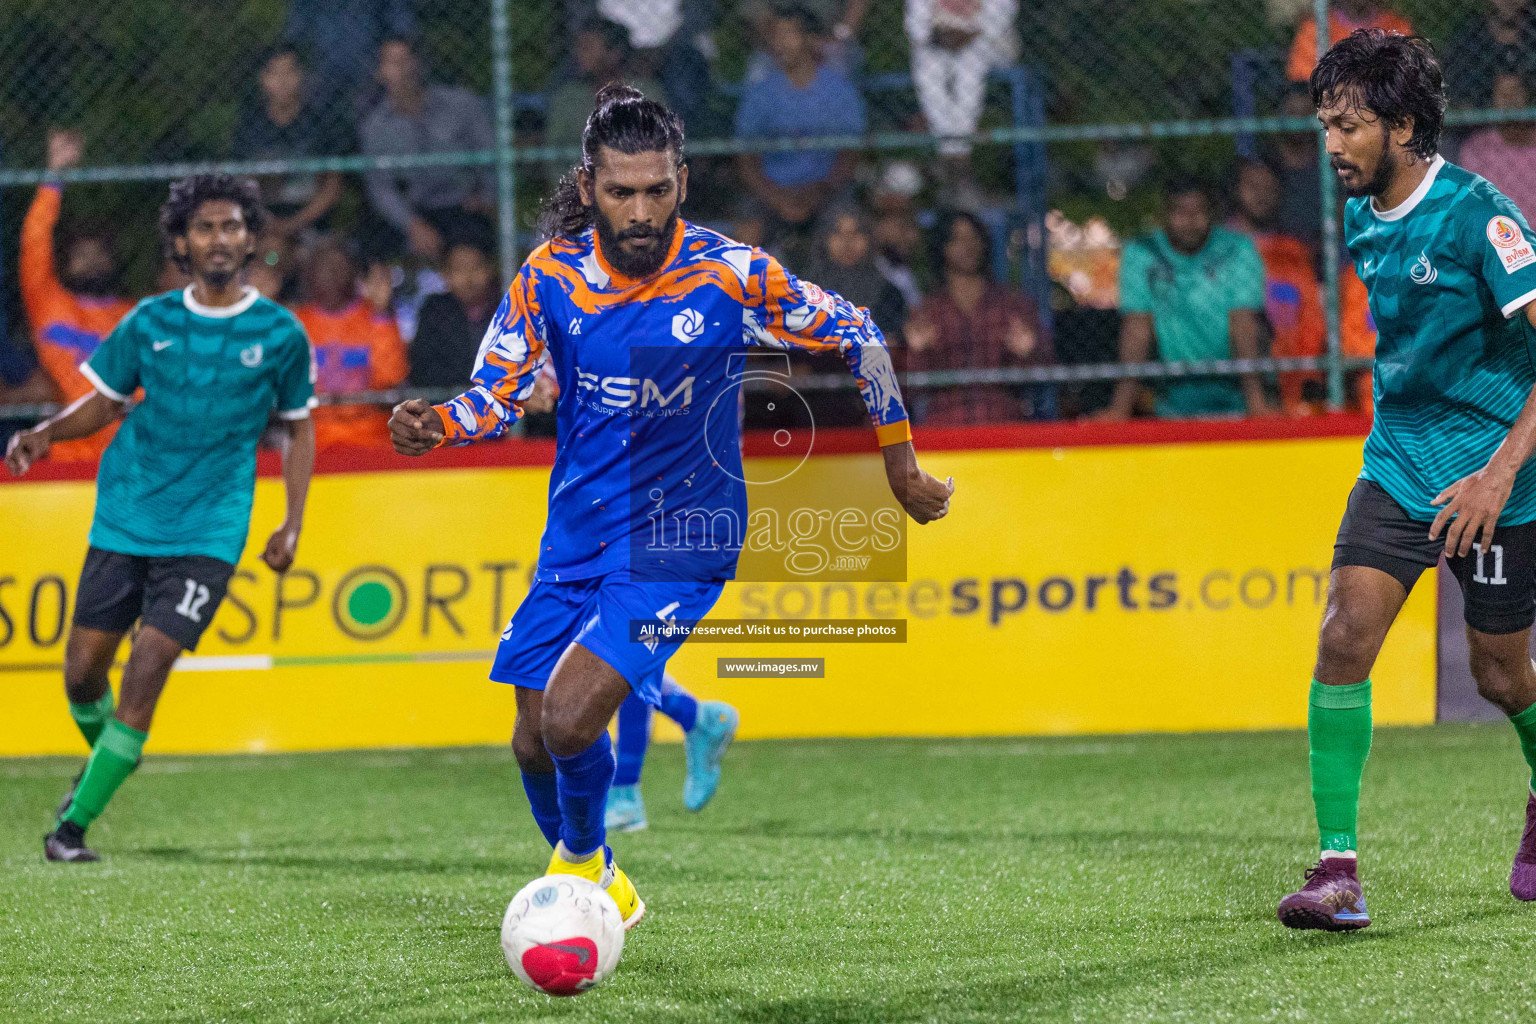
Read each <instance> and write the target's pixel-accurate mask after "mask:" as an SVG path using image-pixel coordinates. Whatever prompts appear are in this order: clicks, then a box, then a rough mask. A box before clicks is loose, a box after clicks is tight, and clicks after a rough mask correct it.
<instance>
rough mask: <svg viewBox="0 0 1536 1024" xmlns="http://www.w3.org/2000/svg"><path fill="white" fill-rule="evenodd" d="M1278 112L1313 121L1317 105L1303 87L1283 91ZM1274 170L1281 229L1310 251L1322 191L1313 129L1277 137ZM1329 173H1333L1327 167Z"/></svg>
mask: <svg viewBox="0 0 1536 1024" xmlns="http://www.w3.org/2000/svg"><path fill="white" fill-rule="evenodd" d="M1280 112H1281V113H1282V114H1284V115H1285V116H1286V117H1304V118H1306V119H1307V120H1308V121H1314V122H1315V119H1316V117H1317V109H1316V108H1315V107H1313V106H1312V97H1311V96H1310V95H1309V94H1308V93H1307V90H1306V89H1304V88H1294V89H1291V90H1290V91H1288V92H1287V93H1286V94H1285V99H1284V100H1283V101H1282V102H1281V108H1280ZM1274 165H1275V173H1276V174H1278V175H1279V176H1280V208H1279V210H1278V211H1276V214H1275V223H1276V226H1277V227H1278V228H1279V229H1280V231H1281V233H1283V234H1287V235H1290V236H1291V237H1292V238H1299V239H1301V241H1302V242H1303V243H1305V244H1306V246H1307V248H1308V249H1310V250H1312V251H1313V252H1316V251H1317V248H1318V246H1319V245H1320V244H1321V243H1322V236H1323V226H1322V224H1323V193H1322V183H1321V180H1320V179H1319V177H1318V173H1317V132H1316V131H1305V132H1287V133H1286V134H1284V135H1280V136H1278V137H1277V141H1276V144H1275V159H1274ZM1329 173H1330V174H1331V173H1333V172H1332V171H1329Z"/></svg>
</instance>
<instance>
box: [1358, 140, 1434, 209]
mask: <svg viewBox="0 0 1536 1024" xmlns="http://www.w3.org/2000/svg"><path fill="white" fill-rule="evenodd" d="M1444 166H1445V157H1443V156H1441V155H1440V154H1439V153H1436V154H1435V158H1434V159H1433V160H1431V161H1430V162H1429V170H1428V171H1425V172H1424V180H1423V181H1421V182H1419V187H1418V188H1416V189H1414V190H1413V193H1412V194H1411V195H1409V196H1408V198H1407V199H1404V200H1403V201H1402V202H1400V203H1398V204H1397V205H1396V206H1394V207H1392V209H1390V210H1378V209H1376V197H1375V196H1372V197H1371V212H1372V213H1374V214H1375V215H1376V219H1377V220H1402V219H1403V218H1404V217H1406V216H1408V215H1409V214H1410V213H1412V212H1413V208H1414V207H1415V206H1418V205H1419V202H1420V201H1421V200H1422V199H1423V198H1424V197H1425V196H1426V195H1428V194H1429V187H1430V186H1431V185H1433V184H1434V183H1435V175H1437V174H1439V173H1440V168H1442V167H1444Z"/></svg>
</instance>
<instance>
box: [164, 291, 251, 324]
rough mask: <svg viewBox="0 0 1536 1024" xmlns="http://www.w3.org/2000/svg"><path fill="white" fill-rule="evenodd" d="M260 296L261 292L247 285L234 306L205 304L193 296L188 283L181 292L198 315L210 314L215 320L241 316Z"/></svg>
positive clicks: (182, 296)
mask: <svg viewBox="0 0 1536 1024" xmlns="http://www.w3.org/2000/svg"><path fill="white" fill-rule="evenodd" d="M259 298H261V292H259V291H257V290H256V289H255V288H252V287H251V286H250V285H246V286H245V291H244V293H243V294H242V295H241V296H240V301H239V302H237V303H235V304H234V305H233V306H205V305H203V304H202V303H201V302H198V301H197V300H196V299H194V298H193V297H192V286H191V285H187V286H186V288H184V289H182V292H181V301H182V302H183V303H185V304H186V307H187V308H188V309H190V310H191V311H192V312H194V313H196V314H197V315H198V316H209V317H213V318H214V319H215V320H225V319H228V318H229V317H232V316H239V315H240V314H241V313H244V312H245V311H246V310H248V309H250V308H251V307H252V306H254V305H255V304H256V300H257V299H259Z"/></svg>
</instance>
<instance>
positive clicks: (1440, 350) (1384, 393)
mask: <svg viewBox="0 0 1536 1024" xmlns="http://www.w3.org/2000/svg"><path fill="white" fill-rule="evenodd" d="M1344 243H1345V245H1347V246H1348V247H1349V256H1350V259H1351V260H1353V261H1354V264H1355V270H1356V272H1357V273H1359V275H1360V280H1361V281H1363V282H1365V287H1366V289H1367V291H1368V292H1369V293H1370V301H1371V316H1372V318H1373V319H1375V321H1376V362H1375V365H1374V367H1373V373H1372V378H1373V389H1374V392H1375V400H1376V415H1375V418H1374V420H1373V421H1372V423H1371V433H1370V435H1369V436H1368V437H1367V438H1366V439H1365V455H1364V469H1363V470H1362V471H1361V474H1360V475H1361V476H1362V477H1364V478H1365V479H1367V480H1373V481H1375V482H1376V483H1378V484H1380V485H1381V487H1382V489H1383V490H1385V491H1386V492H1387V493H1388V494H1390V495H1391V496H1392V499H1393V500H1394V501H1396V502H1397V503H1398V504H1399V505H1401V506H1402V507H1403V510H1404V511H1405V512H1407V513H1408V515H1409V516H1410V517H1412V518H1414V519H1417V520H1420V521H1421V522H1429V521H1431V520H1433V519H1434V518H1435V516H1436V515H1437V514H1438V512H1439V511H1440V510H1439V508H1438V507H1437V506H1435V505H1432V504H1430V502H1431V501H1433V500H1434V498H1435V496H1436V495H1437V494H1439V493H1440V492H1441V491H1442V490H1444V489H1445V488H1446V487H1449V486H1450V485H1451V484H1453V483H1455V482H1456V481H1457V480H1460V479H1461V478H1462V477H1464V476H1467V475H1469V474H1471V473H1475V472H1477V471H1478V470H1479V469H1482V468H1483V466H1485V465H1486V464H1487V462H1488V460H1489V458H1491V457H1492V456H1493V453H1494V451H1495V450H1496V449H1497V448H1498V447H1499V445H1500V444H1502V443H1503V442H1504V438H1505V435H1507V434H1508V433H1509V429H1510V428H1511V427H1512V426H1514V424H1515V419H1516V417H1518V416H1519V415H1520V410H1521V409H1523V408H1524V407H1525V401H1526V398H1527V396H1529V395H1530V393H1531V388H1532V387H1533V386H1536V330H1533V329H1532V327H1531V325H1530V322H1529V321H1528V320H1527V319H1526V316H1525V307H1526V306H1527V305H1529V304H1530V303H1531V301H1532V300H1536V242H1533V239H1532V237H1531V226H1530V224H1528V223H1527V222H1526V219H1525V216H1524V215H1523V214H1522V213H1521V212H1520V210H1519V209H1518V208H1516V206H1515V204H1514V203H1512V202H1510V201H1509V199H1508V198H1506V197H1505V196H1504V195H1503V194H1502V193H1501V192H1499V190H1498V189H1496V188H1494V187H1493V186H1492V185H1490V184H1489V183H1488V182H1487V180H1485V179H1483V178H1480V177H1478V176H1477V175H1475V174H1473V173H1471V172H1470V171H1467V170H1464V169H1463V168H1460V167H1457V166H1456V165H1454V164H1448V163H1446V162H1445V161H1444V160H1443V159H1441V158H1440V157H1438V156H1437V157H1435V159H1434V160H1433V161H1432V162H1431V163H1430V165H1429V170H1428V173H1427V174H1425V176H1424V180H1423V182H1421V183H1420V184H1419V187H1418V188H1417V189H1415V190H1414V192H1413V194H1412V195H1410V196H1409V197H1408V198H1407V199H1405V200H1404V201H1403V202H1402V204H1401V205H1399V206H1397V207H1395V208H1393V209H1391V210H1386V211H1378V210H1377V209H1376V208H1375V206H1374V204H1373V201H1372V200H1369V199H1351V200H1350V201H1349V202H1348V204H1346V206H1345V210H1344ZM1532 521H1536V460H1532V461H1530V462H1527V463H1526V464H1525V465H1524V466H1523V467H1522V468H1521V470H1520V472H1519V473H1518V474H1516V476H1515V485H1514V488H1513V489H1512V490H1511V491H1510V495H1509V501H1508V502H1506V503H1505V505H1504V511H1503V514H1502V515H1500V516H1499V525H1500V526H1518V525H1519V524H1521V523H1529V522H1532Z"/></svg>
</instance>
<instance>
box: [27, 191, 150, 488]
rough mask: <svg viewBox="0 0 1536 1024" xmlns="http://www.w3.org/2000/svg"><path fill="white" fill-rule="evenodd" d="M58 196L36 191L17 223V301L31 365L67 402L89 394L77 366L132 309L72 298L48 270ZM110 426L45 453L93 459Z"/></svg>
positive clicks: (125, 303) (110, 301) (111, 301)
mask: <svg viewBox="0 0 1536 1024" xmlns="http://www.w3.org/2000/svg"><path fill="white" fill-rule="evenodd" d="M62 205H63V193H62V190H61V189H60V187H59V186H58V185H44V186H42V187H41V188H39V189H38V190H37V196H36V197H35V198H34V199H33V200H32V206H31V208H29V209H28V210H27V216H26V219H25V220H23V221H22V223H21V268H20V270H21V301H22V304H23V305H24V306H25V307H26V310H27V319H28V321H30V322H31V324H32V342H33V344H34V345H35V346H36V348H37V361H38V363H39V364H40V365H41V366H42V368H43V371H44V372H45V373H47V374H48V376H49V377H51V378H53V383H54V385H55V386H56V387H57V388H58V389H59V395H60V397H62V398H63V400H64V401H65V402H73V401H74V400H75V399H77V398H79V397H80V396H81V395H84V394H87V393H89V392H90V391H91V383H90V381H88V380H86V379H85V377H84V376H82V375H81V373H80V364H81V363H83V362H85V361H86V360H87V359H89V358H91V355H92V354H93V353H94V352H95V351H96V347H97V346H98V345H100V344H101V342H102V339H103V338H105V337H106V336H107V335H109V334H111V333H112V329H113V328H114V327H116V326H117V324H118V322H119V321H120V320H122V319H123V317H125V316H127V315H128V312H129V311H130V310H131V309H133V303H132V302H130V301H129V300H127V299H118V298H97V297H92V296H86V295H76V294H75V293H74V292H72V291H70V290H69V289H68V288H65V287H64V284H63V282H61V281H60V280H59V275H58V272H57V271H56V270H55V269H54V252H53V232H54V229H55V228H57V227H58V224H59V210H60V208H61V206H62ZM116 429H117V428H116V426H115V425H113V426H109V427H107V428H106V429H105V430H102V431H100V432H99V433H97V434H95V435H93V436H91V437H86V438H81V439H80V440H78V441H61V442H60V443H58V444H56V445H54V446H53V448H52V449H50V451H49V457H50V458H55V459H94V458H97V457H99V456H100V455H101V453H102V452H104V451H105V450H106V448H107V444H108V443H109V442H111V440H112V435H113V434H114V433H115V431H116Z"/></svg>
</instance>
